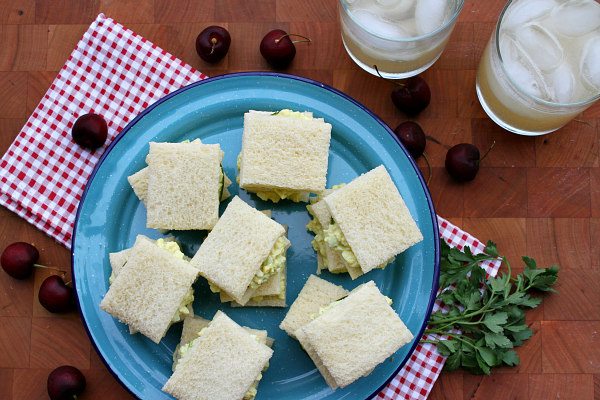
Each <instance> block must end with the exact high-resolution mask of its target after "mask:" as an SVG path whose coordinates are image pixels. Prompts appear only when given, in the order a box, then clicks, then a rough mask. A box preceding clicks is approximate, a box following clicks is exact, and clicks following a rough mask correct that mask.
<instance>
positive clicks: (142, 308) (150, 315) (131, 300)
mask: <svg viewBox="0 0 600 400" xmlns="http://www.w3.org/2000/svg"><path fill="white" fill-rule="evenodd" d="M110 261H111V265H112V267H113V272H112V275H111V278H109V283H110V287H109V289H108V292H107V293H106V295H105V296H104V298H103V299H102V301H101V302H100V308H102V309H103V310H104V311H106V312H107V313H109V314H111V315H112V316H113V317H115V318H117V319H118V320H119V321H121V322H123V323H124V324H127V325H128V326H129V330H130V332H131V333H135V332H140V333H142V334H143V335H145V336H147V337H148V338H149V339H151V340H152V341H153V342H155V343H159V342H160V340H161V339H162V338H163V337H164V336H165V334H166V332H167V330H168V329H169V327H170V326H171V325H172V324H173V323H176V322H179V321H181V320H183V318H185V316H187V315H189V314H190V312H191V304H192V303H193V301H194V291H193V288H192V284H193V283H194V282H195V281H196V278H197V277H198V270H197V269H196V268H194V267H192V266H191V265H190V263H189V262H188V261H186V260H185V256H184V255H183V253H182V252H181V251H180V250H179V246H178V245H177V243H175V242H174V241H165V240H163V239H158V240H157V241H153V240H151V239H149V238H147V237H145V236H142V235H139V236H138V237H137V238H136V241H135V244H134V245H133V247H132V248H130V249H127V250H124V251H121V252H119V253H113V254H112V255H111V256H110Z"/></svg>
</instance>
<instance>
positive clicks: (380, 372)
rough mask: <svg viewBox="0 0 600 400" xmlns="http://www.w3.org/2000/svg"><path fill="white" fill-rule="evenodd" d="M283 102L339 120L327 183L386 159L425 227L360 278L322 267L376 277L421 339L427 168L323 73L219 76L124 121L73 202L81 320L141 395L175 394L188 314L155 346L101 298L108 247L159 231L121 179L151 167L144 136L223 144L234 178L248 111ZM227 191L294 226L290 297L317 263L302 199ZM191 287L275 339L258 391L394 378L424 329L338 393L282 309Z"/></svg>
mask: <svg viewBox="0 0 600 400" xmlns="http://www.w3.org/2000/svg"><path fill="white" fill-rule="evenodd" d="M282 108H290V109H293V110H301V111H312V112H313V113H314V115H315V116H316V117H322V118H325V121H327V122H329V123H331V125H332V126H333V131H332V140H331V150H330V156H329V173H328V176H327V185H328V187H329V186H331V185H334V184H337V183H341V182H348V181H350V180H351V179H353V178H354V177H356V176H357V175H359V174H361V173H363V172H366V171H368V170H370V169H372V168H374V167H376V166H378V165H380V164H384V165H385V166H386V167H387V169H388V171H389V172H390V174H391V176H392V178H393V180H394V182H395V184H396V186H397V187H398V188H399V190H400V193H401V194H402V196H403V197H404V200H405V201H406V204H407V205H408V208H409V209H410V212H411V214H412V215H413V217H414V218H415V219H416V221H417V224H418V225H419V227H420V229H421V232H423V236H424V237H425V240H423V242H421V243H419V244H418V245H416V246H413V247H411V248H410V249H409V250H407V251H406V252H404V253H403V254H402V255H400V256H399V257H397V258H396V261H395V262H394V263H393V264H392V265H390V266H388V267H387V268H386V269H385V270H378V271H373V272H370V273H369V274H367V275H365V276H363V277H361V278H360V279H357V280H355V281H352V280H351V279H350V278H349V277H348V275H346V274H344V275H332V274H329V273H323V274H322V275H321V276H322V277H323V278H325V279H327V280H329V281H331V282H334V283H336V284H339V285H343V286H344V287H345V288H346V289H353V288H354V287H356V286H357V285H359V284H361V283H364V282H366V281H368V280H371V279H372V280H374V281H375V283H376V284H377V286H378V287H379V289H380V290H381V291H382V292H383V293H384V294H385V295H387V296H389V297H391V298H392V299H393V301H394V303H393V307H394V308H395V310H396V311H397V312H398V314H399V315H400V317H401V318H402V320H403V321H404V322H405V323H406V325H407V326H408V328H409V329H410V330H411V332H413V334H414V335H415V337H416V338H419V337H420V336H421V333H422V331H423V329H424V328H425V323H426V321H427V319H428V317H429V314H430V312H431V308H432V306H433V301H434V297H435V293H436V290H437V280H438V272H439V247H438V237H439V236H438V229H437V223H436V216H435V212H434V209H433V205H432V203H431V198H430V196H429V192H428V190H427V188H426V186H425V184H424V182H423V179H422V176H421V174H420V173H419V172H418V169H417V168H416V166H415V164H414V162H413V161H412V160H411V158H410V157H409V156H408V153H407V152H406V150H405V149H404V148H403V147H402V146H400V145H399V142H398V141H397V140H396V138H395V137H394V135H393V133H392V132H391V131H390V129H389V128H388V127H387V126H386V125H385V124H384V123H383V122H382V121H381V120H380V119H379V118H377V117H376V116H375V115H374V114H372V113H371V112H370V111H368V110H367V109H366V108H365V107H364V106H362V105H361V104H359V103H358V102H356V101H355V100H353V99H351V98H349V97H348V96H346V95H344V94H343V93H340V92H338V91H337V90H335V89H333V88H330V87H328V86H325V85H323V84H322V83H319V82H315V81H312V80H309V79H305V78H300V77H296V76H291V75H283V74H273V73H262V72H260V73H238V74H231V75H224V76H218V77H215V78H211V79H207V80H205V81H201V82H197V83H194V84H191V85H189V86H187V87H184V88H182V89H180V90H178V91H176V92H174V93H172V94H170V95H168V96H166V97H165V98H163V99H162V100H160V101H158V102H156V103H155V104H153V105H152V106H151V107H149V108H148V109H146V110H145V111H144V112H142V113H141V114H140V115H139V116H138V117H137V118H135V119H134V120H133V121H132V122H131V123H130V124H129V125H128V126H127V127H125V129H124V130H123V132H122V133H121V134H120V135H119V136H118V137H117V138H116V139H115V140H114V141H113V143H112V144H111V145H110V147H109V148H108V150H107V151H106V152H105V153H104V155H103V156H102V158H101V160H100V162H99V163H98V165H97V166H96V169H95V170H94V172H93V174H92V176H91V178H90V180H89V183H88V185H87V187H86V190H85V192H84V194H83V197H82V199H81V204H80V205H79V209H78V212H77V220H76V222H75V231H74V234H73V246H72V248H73V255H72V257H73V281H74V283H75V287H76V290H77V297H78V300H79V306H80V310H81V314H82V316H83V320H84V321H85V325H86V328H87V331H88V334H89V335H90V338H91V339H92V342H93V343H94V345H95V346H96V347H97V350H98V352H99V354H100V356H101V357H102V359H103V360H104V362H105V363H106V365H107V366H108V368H109V369H110V370H111V371H112V372H113V374H114V375H115V376H116V377H117V378H118V379H119V380H120V381H121V382H122V383H123V385H124V386H125V387H126V388H127V389H129V390H130V391H131V392H132V393H133V394H135V395H136V396H138V397H140V398H143V399H168V398H171V397H170V396H169V395H167V394H165V393H163V392H162V391H161V387H162V386H163V384H164V383H165V382H166V380H167V379H168V377H169V376H170V374H171V362H172V360H171V356H172V353H173V349H174V348H175V346H176V344H177V343H178V342H179V337H180V334H181V326H180V325H181V324H177V325H175V326H174V327H172V328H171V329H170V330H169V333H168V334H167V336H166V337H165V338H164V339H163V340H162V342H161V343H160V344H158V345H157V344H154V343H153V342H151V341H150V340H148V339H146V338H145V337H144V336H142V335H139V334H137V335H130V334H129V331H128V328H127V326H125V325H123V324H121V323H119V322H118V321H117V320H115V319H114V318H112V317H111V316H110V315H108V314H107V313H105V312H103V311H101V310H100V308H99V303H100V301H101V299H102V297H103V296H104V294H105V293H106V291H107V290H108V277H109V275H110V265H109V262H108V253H109V252H114V251H118V250H122V249H124V248H127V247H130V246H131V245H132V244H133V243H134V240H135V237H136V235H138V234H140V233H141V234H145V235H148V236H150V237H153V238H157V237H160V236H161V234H160V233H159V232H157V231H155V230H151V229H147V228H146V211H145V208H144V206H143V205H142V204H141V203H140V202H139V201H138V199H137V198H136V197H135V195H134V193H133V191H132V190H131V188H130V187H129V184H128V183H127V179H126V178H127V176H128V175H131V174H133V173H134V172H136V171H138V170H140V169H141V168H143V167H144V166H145V161H144V160H145V157H146V154H147V153H148V142H150V141H157V142H167V141H168V142H179V141H182V140H184V139H194V138H201V140H202V141H203V142H205V143H219V144H220V145H221V148H222V149H223V150H224V151H225V158H224V160H223V167H224V169H225V172H226V173H227V175H228V176H229V177H235V176H236V158H237V155H238V153H239V151H240V146H241V136H242V124H243V115H244V113H245V112H246V111H248V110H280V109H282ZM233 180H234V181H235V179H233ZM230 191H231V192H232V193H233V194H234V195H235V194H239V196H240V197H241V198H242V199H244V200H245V201H247V202H249V203H250V204H251V205H253V206H255V207H257V208H258V209H265V208H273V218H274V219H275V220H277V221H278V222H280V223H282V224H286V225H288V226H289V239H290V240H291V242H292V247H291V248H290V250H288V287H287V298H288V304H291V303H292V302H293V301H294V299H295V298H296V296H297V295H298V292H299V291H300V289H301V288H302V286H303V285H304V283H305V281H306V279H307V278H308V276H309V275H310V274H313V273H315V270H316V264H317V263H316V256H315V252H314V251H313V249H312V247H311V244H310V241H311V239H312V236H311V235H310V234H309V233H308V232H307V231H306V229H305V226H306V224H307V223H308V221H309V215H308V213H307V212H306V208H305V205H304V204H295V203H291V202H287V201H285V202H282V203H280V204H277V205H273V204H272V203H266V202H263V201H261V200H260V199H258V198H257V197H256V196H254V195H249V194H248V193H246V192H245V191H243V190H239V188H238V186H237V185H236V184H235V183H234V184H233V185H232V186H231V187H230ZM224 207H225V205H222V209H223V208H224ZM221 211H222V210H221ZM174 235H175V236H176V238H177V239H178V240H179V241H180V242H181V243H182V244H183V250H184V252H185V253H186V254H187V255H189V256H192V255H194V254H195V252H196V250H197V249H198V247H199V245H200V243H201V241H202V239H203V235H202V234H201V233H199V232H175V233H174ZM195 289H196V300H195V302H194V310H195V311H196V314H197V315H200V316H202V317H205V318H208V319H210V318H212V316H213V315H214V313H215V312H216V311H217V310H219V309H221V310H224V311H225V313H227V314H228V315H229V316H231V317H232V318H233V319H234V320H235V321H237V322H238V323H239V324H241V325H246V326H249V327H252V328H259V329H267V330H268V332H269V336H270V337H272V338H274V339H275V345H274V349H275V353H274V355H273V358H272V359H271V361H270V367H269V369H268V370H267V371H266V373H265V374H264V377H263V379H262V381H261V382H260V386H259V391H258V396H257V399H360V398H367V397H370V396H373V395H374V394H376V393H378V391H379V390H381V389H382V388H383V387H384V386H385V385H386V383H387V382H389V380H390V379H391V378H392V377H393V376H394V375H395V374H396V373H397V372H398V371H399V369H400V368H401V367H402V366H403V365H404V364H405V363H406V361H407V359H408V357H409V355H410V354H411V353H412V351H413V349H414V347H415V346H416V340H417V339H415V340H414V341H413V342H412V343H410V344H408V345H406V346H404V347H402V348H401V349H400V350H398V351H397V352H396V354H394V355H393V356H392V357H391V358H390V359H389V360H388V361H386V362H384V363H382V364H381V365H379V366H378V367H377V368H375V370H374V371H373V372H372V373H371V374H370V375H369V376H367V377H365V378H362V379H359V380H358V381H357V382H355V383H354V384H352V385H350V386H348V387H346V388H344V389H338V390H336V391H332V390H331V389H329V387H328V386H327V385H326V383H325V381H324V380H323V378H322V377H321V375H320V374H319V372H318V371H317V370H316V368H315V366H314V364H313V363H312V361H311V360H310V358H309V357H308V355H307V354H306V353H305V352H304V351H303V350H302V348H301V347H300V345H299V344H298V342H296V341H295V340H293V339H291V338H290V337H288V336H287V335H286V334H285V332H283V331H282V330H280V329H279V328H278V325H279V323H280V321H281V320H282V319H283V317H284V316H285V313H286V312H287V310H288V309H287V308H281V309H277V308H237V309H236V308H231V307H229V306H224V305H222V304H221V303H220V302H219V299H218V296H217V295H215V294H212V293H211V292H210V291H209V290H208V285H207V284H206V281H204V280H203V279H199V280H198V282H197V283H196V285H195ZM349 351H351V350H350V349H349Z"/></svg>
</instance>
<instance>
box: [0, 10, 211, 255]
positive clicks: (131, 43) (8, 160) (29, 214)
mask: <svg viewBox="0 0 600 400" xmlns="http://www.w3.org/2000/svg"><path fill="white" fill-rule="evenodd" d="M204 78H206V76H205V75H203V74H202V73H200V72H198V71H196V70H194V69H193V68H192V67H190V66H189V65H187V64H185V63H184V62H183V61H181V60H180V59H178V58H176V57H174V56H173V55H171V54H169V53H167V52H166V51H164V50H163V49H161V48H160V47H157V46H156V45H154V44H153V43H151V42H149V41H148V40H146V39H144V38H143V37H141V36H139V35H136V34H135V33H133V32H132V31H130V30H129V29H126V28H124V27H123V26H122V25H120V24H118V23H116V22H115V21H113V20H112V19H110V18H107V17H105V16H104V15H103V14H100V15H99V16H98V18H97V19H96V20H95V21H94V22H93V23H92V25H91V26H90V27H89V29H88V30H87V32H86V33H85V34H84V35H83V38H82V39H81V40H80V41H79V43H78V44H77V47H76V48H75V50H74V51H73V52H72V53H71V56H70V57H69V59H68V60H67V63H66V64H65V65H64V67H63V68H62V69H61V70H60V72H59V73H58V76H57V77H56V78H55V79H54V82H53V83H52V85H51V86H50V89H48V91H47V92H46V94H45V95H44V98H43V99H42V100H41V102H40V104H38V106H37V107H36V109H35V111H34V112H33V114H32V115H31V116H30V117H29V120H28V121H27V123H26V124H25V126H24V127H23V129H22V131H21V132H20V133H19V135H18V136H17V138H16V139H15V141H14V143H13V144H12V145H11V146H10V148H9V149H8V151H7V153H6V154H5V155H4V156H3V157H2V159H1V160H0V204H1V205H4V206H5V207H7V208H8V209H10V210H12V211H14V212H15V213H17V214H18V215H19V216H21V217H23V218H25V219H26V220H27V221H29V222H30V223H32V224H33V225H35V226H36V227H38V228H39V229H41V230H42V231H44V232H46V233H47V234H49V235H50V236H52V237H54V238H55V239H56V240H58V241H59V242H60V243H62V244H64V245H65V246H67V247H68V246H70V241H71V234H72V230H73V223H74V221H75V213H76V210H77V205H78V204H79V199H80V198H81V195H82V193H83V189H84V187H85V184H86V182H87V180H88V177H89V175H90V173H91V172H92V170H93V168H94V165H95V164H96V162H97V161H98V159H99V158H100V156H101V155H102V153H103V151H104V149H105V148H106V146H108V144H109V143H110V142H111V140H112V139H113V138H114V137H115V136H116V135H117V134H118V133H119V132H120V131H121V129H123V127H125V125H126V124H127V123H128V122H129V121H130V120H132V119H133V118H135V116H136V115H137V114H138V113H139V112H140V111H142V110H143V109H144V108H146V107H148V105H150V104H152V103H153V102H155V101H156V100H158V99H160V98H161V97H163V96H165V95H166V94H168V93H170V92H172V91H173V90H176V89H179V88H180V87H182V86H185V85H187V84H189V83H191V82H195V81H198V80H200V79H204ZM92 111H93V112H96V113H98V114H101V115H103V116H104V118H105V119H106V121H107V122H108V135H109V138H108V140H107V143H106V145H105V147H103V148H102V149H99V150H96V151H95V152H93V153H91V152H89V151H87V150H83V149H82V148H81V147H79V146H77V145H75V144H74V143H73V141H72V140H71V127H72V126H73V123H74V122H75V120H76V119H77V117H78V116H80V115H82V114H86V113H88V112H92Z"/></svg>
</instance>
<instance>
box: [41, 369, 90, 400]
mask: <svg viewBox="0 0 600 400" xmlns="http://www.w3.org/2000/svg"><path fill="white" fill-rule="evenodd" d="M85 384H86V382H85V376H84V375H83V374H82V373H81V371H80V370H78V369H77V368H75V367H72V366H70V365H63V366H62V367H58V368H56V369H55V370H53V371H52V372H50V375H48V382H47V389H48V396H50V399H51V400H74V399H77V396H79V395H80V394H81V393H83V391H84V390H85Z"/></svg>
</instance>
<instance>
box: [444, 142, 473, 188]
mask: <svg viewBox="0 0 600 400" xmlns="http://www.w3.org/2000/svg"><path fill="white" fill-rule="evenodd" d="M480 162H481V157H480V154H479V149H478V148H477V147H475V146H474V145H472V144H470V143H460V144H457V145H456V146H453V147H451V148H450V150H448V153H446V170H447V171H448V173H449V174H450V176H451V177H452V178H454V180H455V181H457V182H468V181H472V180H473V179H475V176H476V175H477V172H478V171H479V163H480Z"/></svg>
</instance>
